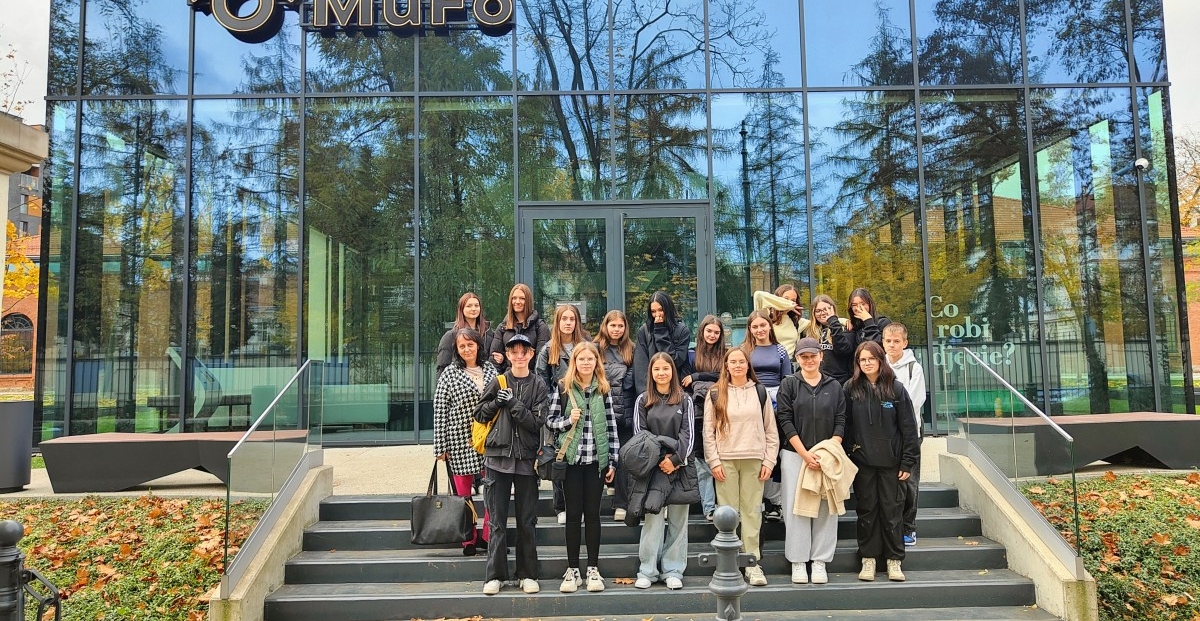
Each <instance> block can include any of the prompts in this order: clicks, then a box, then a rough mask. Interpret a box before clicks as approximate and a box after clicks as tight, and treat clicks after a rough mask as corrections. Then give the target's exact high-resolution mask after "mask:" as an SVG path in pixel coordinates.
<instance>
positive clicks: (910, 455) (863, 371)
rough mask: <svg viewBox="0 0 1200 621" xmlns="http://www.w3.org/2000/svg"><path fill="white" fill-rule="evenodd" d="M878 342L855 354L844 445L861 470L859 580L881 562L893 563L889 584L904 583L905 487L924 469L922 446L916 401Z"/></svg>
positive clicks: (869, 576)
mask: <svg viewBox="0 0 1200 621" xmlns="http://www.w3.org/2000/svg"><path fill="white" fill-rule="evenodd" d="M885 356H886V354H885V353H884V351H883V347H881V346H880V345H879V343H876V342H874V341H867V342H866V343H863V344H862V345H859V346H858V349H857V350H856V351H855V353H854V376H853V377H851V378H850V381H848V382H846V384H845V391H846V437H845V438H844V440H843V441H842V446H844V447H845V449H846V454H847V455H849V456H850V459H851V460H853V461H854V465H856V466H858V475H857V476H855V477H854V494H855V495H856V496H857V497H858V506H857V511H858V553H859V555H860V556H861V557H862V571H860V572H859V574H858V579H859V580H874V579H875V560H876V559H878V558H884V559H886V560H887V572H888V580H894V581H897V582H902V581H904V573H903V572H901V571H900V562H901V561H903V560H904V539H903V534H902V533H901V530H902V528H903V526H904V486H903V485H902V483H903V482H904V481H906V480H908V477H909V473H911V472H912V471H913V468H919V467H920V462H921V445H920V444H919V443H918V441H917V422H916V416H914V415H913V407H912V400H911V399H909V397H908V392H906V391H905V390H904V385H903V384H901V383H900V380H898V379H896V376H895V374H893V373H892V369H891V367H890V366H889V365H888V364H887V362H886V358H885Z"/></svg>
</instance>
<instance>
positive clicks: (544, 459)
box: [534, 395, 583, 481]
mask: <svg viewBox="0 0 1200 621" xmlns="http://www.w3.org/2000/svg"><path fill="white" fill-rule="evenodd" d="M570 399H571V405H572V406H574V404H575V396H574V395H570ZM580 420H583V417H580ZM577 426H579V421H575V423H574V424H572V425H571V430H570V431H568V432H567V437H566V438H563V442H562V446H560V447H558V448H557V449H555V448H554V441H553V439H552V438H551V439H550V441H548V442H544V443H543V444H542V447H541V448H539V449H538V452H537V461H536V462H535V463H534V468H535V469H536V471H537V475H538V478H540V479H542V480H543V481H562V480H564V479H566V478H567V462H566V461H563V455H566V453H567V446H568V445H570V444H571V440H573V439H574V438H575V427H577Z"/></svg>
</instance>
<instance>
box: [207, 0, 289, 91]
mask: <svg viewBox="0 0 1200 621" xmlns="http://www.w3.org/2000/svg"><path fill="white" fill-rule="evenodd" d="M279 10H280V11H281V12H282V14H283V27H282V28H281V29H280V30H279V34H277V35H275V36H274V37H272V38H270V39H268V40H267V41H265V42H263V43H244V42H242V41H238V40H237V39H236V38H234V37H233V36H232V35H230V34H229V31H228V30H225V29H224V28H223V27H221V25H220V24H218V23H217V20H215V19H213V18H212V17H210V16H208V15H204V14H203V13H198V14H197V15H196V41H198V42H200V44H198V45H196V47H195V57H194V58H193V62H194V67H193V71H195V76H194V77H193V81H192V88H194V89H195V91H196V93H197V94H204V93H219V94H225V93H298V92H300V25H299V16H298V14H297V13H296V11H283V10H282V7H280V9H279ZM311 58H312V57H310V59H311ZM310 62H311V60H310Z"/></svg>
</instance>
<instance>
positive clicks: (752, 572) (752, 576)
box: [746, 565, 767, 586]
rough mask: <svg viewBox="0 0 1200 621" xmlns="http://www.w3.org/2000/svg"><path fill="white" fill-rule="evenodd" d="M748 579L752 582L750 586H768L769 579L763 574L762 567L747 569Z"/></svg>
mask: <svg viewBox="0 0 1200 621" xmlns="http://www.w3.org/2000/svg"><path fill="white" fill-rule="evenodd" d="M746 578H747V579H748V580H749V582H750V586H767V577H766V576H765V575H764V574H763V570H762V567H759V566H758V565H751V566H749V567H747V568H746Z"/></svg>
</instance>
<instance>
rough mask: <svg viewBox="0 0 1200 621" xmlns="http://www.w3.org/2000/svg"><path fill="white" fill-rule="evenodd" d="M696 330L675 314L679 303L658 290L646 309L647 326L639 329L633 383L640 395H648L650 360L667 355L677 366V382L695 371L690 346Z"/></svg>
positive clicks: (634, 357) (634, 356) (635, 349)
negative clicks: (676, 304) (661, 353)
mask: <svg viewBox="0 0 1200 621" xmlns="http://www.w3.org/2000/svg"><path fill="white" fill-rule="evenodd" d="M691 342H692V331H691V330H689V329H688V327H687V325H685V324H684V323H683V322H682V321H680V320H679V318H678V316H677V315H676V314H675V303H674V302H672V301H671V296H669V295H667V292H666V291H655V292H654V295H652V296H650V304H649V305H647V308H646V323H645V324H643V325H642V327H641V328H638V333H637V347H636V348H634V350H633V382H634V391H635V392H636V393H637V394H639V395H640V394H642V393H644V392H646V378H647V377H649V376H650V357H651V356H653V355H654V354H657V353H659V352H663V353H665V354H667V355H668V356H670V357H671V362H673V363H675V369H676V371H677V373H676V374H675V378H676V380H675V381H676V383H678V382H679V379H678V378H679V377H680V376H682V375H687V374H688V373H690V372H691V369H689V368H688V345H690V344H691Z"/></svg>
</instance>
